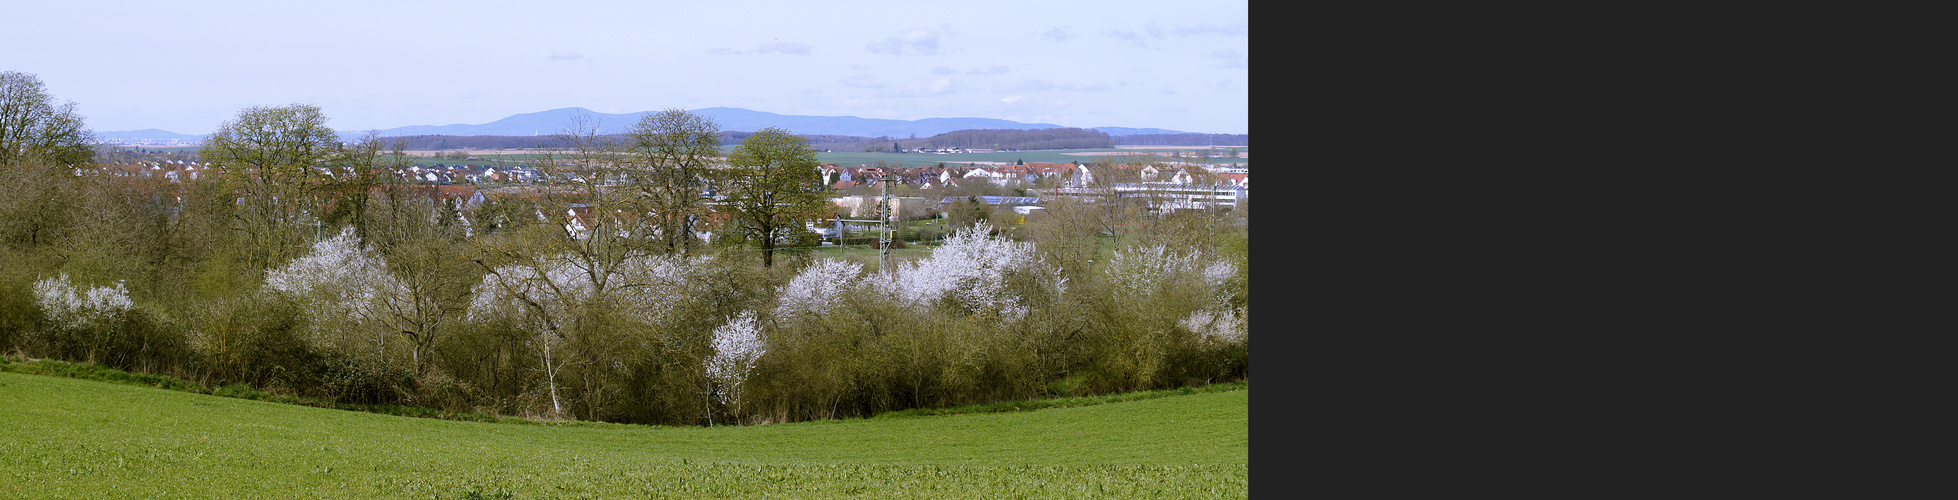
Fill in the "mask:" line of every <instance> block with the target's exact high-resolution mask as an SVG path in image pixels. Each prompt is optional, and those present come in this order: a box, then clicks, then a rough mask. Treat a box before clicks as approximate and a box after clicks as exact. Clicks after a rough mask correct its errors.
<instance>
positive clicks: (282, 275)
mask: <svg viewBox="0 0 1958 500" xmlns="http://www.w3.org/2000/svg"><path fill="white" fill-rule="evenodd" d="M265 286H266V287H267V288H271V289H273V290H278V291H280V292H285V293H289V294H293V295H296V296H300V297H305V298H307V299H308V300H310V301H312V302H313V303H314V304H315V305H317V306H320V307H325V308H327V309H329V310H331V311H332V312H336V313H339V314H341V315H344V316H347V317H353V318H370V317H372V316H373V315H374V314H375V313H376V309H375V308H377V307H380V303H379V301H381V300H387V299H389V298H396V299H399V298H403V297H406V296H407V295H408V286H407V284H406V283H403V282H402V281H401V280H400V279H398V278H395V277H394V275H392V274H389V273H388V271H387V261H386V260H385V259H383V258H381V257H380V256H378V255H375V254H374V252H373V251H372V250H370V249H367V248H365V247H362V246H361V244H360V238H359V237H357V236H355V235H354V232H353V228H347V229H345V230H342V231H341V232H340V234H339V235H338V236H334V237H332V238H327V239H323V240H320V241H317V242H314V243H313V251H312V253H309V254H307V255H306V256H304V257H300V258H297V259H293V261H292V262H289V263H287V264H286V265H285V267H281V268H279V269H275V270H272V271H270V272H267V273H266V274H265Z"/></svg>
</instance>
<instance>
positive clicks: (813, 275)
mask: <svg viewBox="0 0 1958 500" xmlns="http://www.w3.org/2000/svg"><path fill="white" fill-rule="evenodd" d="M862 277H863V265H862V264H858V263H855V262H850V261H844V260H833V259H822V260H821V261H819V262H817V263H816V264H814V265H811V266H809V267H806V268H803V269H802V271H801V272H799V273H796V275H795V278H792V279H790V280H789V284H787V285H784V286H783V287H782V290H781V293H780V294H778V295H779V296H778V300H777V302H778V305H777V306H776V307H775V317H777V318H789V317H793V316H795V315H797V314H822V312H823V309H824V308H826V307H828V306H829V305H830V304H833V303H835V302H837V301H839V300H842V299H843V298H844V297H847V296H848V295H849V293H850V292H851V291H852V290H853V289H854V287H856V286H858V285H859V284H861V283H862V281H861V280H862Z"/></svg>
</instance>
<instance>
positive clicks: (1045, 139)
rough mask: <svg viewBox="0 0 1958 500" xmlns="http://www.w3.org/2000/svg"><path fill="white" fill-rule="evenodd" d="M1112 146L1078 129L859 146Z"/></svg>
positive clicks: (963, 133)
mask: <svg viewBox="0 0 1958 500" xmlns="http://www.w3.org/2000/svg"><path fill="white" fill-rule="evenodd" d="M1112 147H1115V141H1114V139H1112V138H1110V137H1109V136H1108V134H1107V133H1105V132H1101V131H1096V130H1087V129H1078V128H1050V129H1042V130H1015V129H969V130H955V131H951V132H946V133H943V134H938V135H934V136H931V137H925V138H907V139H892V138H890V137H889V136H884V137H878V138H875V139H869V140H865V141H862V142H860V143H858V147H857V148H855V149H857V150H861V151H871V152H892V151H893V149H904V150H909V149H917V148H925V149H943V148H961V149H1001V150H1005V149H1099V148H1112Z"/></svg>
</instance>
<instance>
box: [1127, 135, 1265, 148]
mask: <svg viewBox="0 0 1958 500" xmlns="http://www.w3.org/2000/svg"><path fill="white" fill-rule="evenodd" d="M1115 143H1116V144H1121V145H1125V146H1250V145H1251V134H1136V135H1124V136H1119V137H1116V138H1115Z"/></svg>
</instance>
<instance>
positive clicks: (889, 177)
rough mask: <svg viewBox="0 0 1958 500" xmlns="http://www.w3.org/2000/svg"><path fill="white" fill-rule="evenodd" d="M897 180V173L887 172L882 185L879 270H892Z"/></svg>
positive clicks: (879, 220)
mask: <svg viewBox="0 0 1958 500" xmlns="http://www.w3.org/2000/svg"><path fill="white" fill-rule="evenodd" d="M896 180H897V174H896V173H892V172H885V173H884V182H882V183H881V184H883V187H884V198H883V201H881V202H880V203H878V205H877V222H878V223H879V227H880V229H879V230H878V236H877V248H878V253H877V269H878V270H884V269H890V265H891V220H892V219H895V218H897V211H896V210H892V209H891V182H892V181H896Z"/></svg>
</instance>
